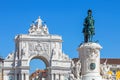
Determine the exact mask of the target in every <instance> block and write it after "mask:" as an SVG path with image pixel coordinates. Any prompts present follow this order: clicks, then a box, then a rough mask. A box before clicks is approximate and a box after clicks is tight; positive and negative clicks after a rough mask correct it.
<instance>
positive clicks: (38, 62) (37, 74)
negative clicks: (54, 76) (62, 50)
mask: <svg viewBox="0 0 120 80" xmlns="http://www.w3.org/2000/svg"><path fill="white" fill-rule="evenodd" d="M29 66H30V69H29V73H30V74H29V80H33V79H35V80H36V79H40V80H42V78H44V79H45V80H46V78H47V72H48V70H47V67H48V66H49V64H48V61H47V59H46V58H45V57H43V56H33V57H31V58H30V60H29Z"/></svg>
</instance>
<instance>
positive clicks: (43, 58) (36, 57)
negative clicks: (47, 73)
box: [27, 55, 49, 68]
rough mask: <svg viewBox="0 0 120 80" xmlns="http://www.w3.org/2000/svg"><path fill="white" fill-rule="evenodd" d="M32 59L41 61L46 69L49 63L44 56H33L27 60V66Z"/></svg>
mask: <svg viewBox="0 0 120 80" xmlns="http://www.w3.org/2000/svg"><path fill="white" fill-rule="evenodd" d="M32 59H40V60H42V61H43V62H44V63H45V65H46V68H47V67H49V61H48V60H47V59H46V58H45V57H44V56H38V55H37V56H36V55H33V56H31V57H30V58H29V59H28V63H27V64H29V63H30V61H31V60H32Z"/></svg>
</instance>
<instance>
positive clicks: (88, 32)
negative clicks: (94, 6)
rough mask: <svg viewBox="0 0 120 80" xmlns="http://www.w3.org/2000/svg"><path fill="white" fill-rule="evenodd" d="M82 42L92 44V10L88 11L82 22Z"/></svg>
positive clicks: (93, 31)
mask: <svg viewBox="0 0 120 80" xmlns="http://www.w3.org/2000/svg"><path fill="white" fill-rule="evenodd" d="M83 25H84V28H83V31H82V32H83V34H84V42H85V43H86V42H92V38H93V36H94V35H95V27H94V19H93V17H92V10H88V16H87V17H86V18H85V20H84V24H83Z"/></svg>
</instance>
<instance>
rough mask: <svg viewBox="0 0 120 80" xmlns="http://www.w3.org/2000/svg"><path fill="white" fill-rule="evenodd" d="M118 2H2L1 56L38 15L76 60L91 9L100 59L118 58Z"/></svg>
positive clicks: (15, 0) (24, 32)
mask: <svg viewBox="0 0 120 80" xmlns="http://www.w3.org/2000/svg"><path fill="white" fill-rule="evenodd" d="M119 3H120V0H4V1H1V2H0V56H3V58H5V57H6V56H7V55H8V53H10V52H13V51H14V50H15V47H14V37H15V36H16V35H17V34H27V33H28V29H29V27H30V24H31V23H32V21H34V20H36V19H37V18H38V16H41V18H42V20H43V21H45V22H46V24H47V25H48V29H49V32H50V34H58V35H61V36H62V38H63V51H64V53H66V54H68V55H69V56H70V58H75V57H78V52H77V50H76V49H77V48H78V45H79V44H80V43H81V42H82V41H83V34H82V33H81V32H82V28H83V22H84V18H85V17H86V16H87V10H88V9H92V11H93V17H94V19H95V29H96V31H95V32H96V35H95V36H94V40H99V43H100V44H101V46H103V49H102V50H101V57H102V58H103V57H104V58H120V47H119V45H120V36H119V34H120V5H119Z"/></svg>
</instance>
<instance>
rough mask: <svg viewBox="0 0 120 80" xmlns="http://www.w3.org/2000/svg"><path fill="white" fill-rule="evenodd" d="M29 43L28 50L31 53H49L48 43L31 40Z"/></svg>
mask: <svg viewBox="0 0 120 80" xmlns="http://www.w3.org/2000/svg"><path fill="white" fill-rule="evenodd" d="M28 45H29V48H28V50H29V52H30V53H47V54H48V53H49V44H48V43H40V42H30V43H29V44H28Z"/></svg>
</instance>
